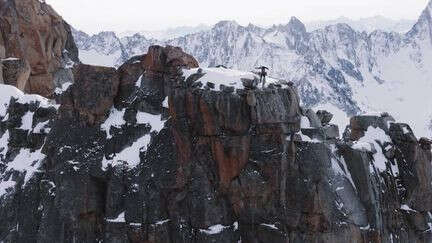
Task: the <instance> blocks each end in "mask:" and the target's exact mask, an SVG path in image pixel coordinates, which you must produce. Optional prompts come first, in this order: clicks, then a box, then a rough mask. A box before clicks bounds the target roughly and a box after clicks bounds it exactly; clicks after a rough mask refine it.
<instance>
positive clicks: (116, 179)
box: [0, 46, 432, 243]
mask: <svg viewBox="0 0 432 243" xmlns="http://www.w3.org/2000/svg"><path fill="white" fill-rule="evenodd" d="M197 67H198V63H197V61H196V60H195V59H194V58H193V57H191V56H190V55H187V54H185V53H184V52H182V50H181V49H179V48H174V47H165V48H163V47H159V46H153V47H151V48H150V49H149V51H148V53H147V54H145V55H142V56H137V57H135V58H133V59H131V60H129V61H128V62H126V63H125V64H124V65H122V66H121V67H120V68H119V69H117V70H116V69H113V68H102V67H94V66H88V65H84V64H77V65H75V67H74V74H75V75H74V77H75V82H74V83H73V84H72V85H70V86H69V87H67V88H66V89H65V90H64V91H63V93H62V94H61V95H60V96H59V97H58V101H59V102H60V106H57V105H53V104H50V101H49V100H46V99H44V98H41V97H39V96H29V95H24V94H22V93H21V92H20V91H18V90H17V89H14V88H12V87H11V86H5V85H2V87H1V89H0V90H1V91H2V92H3V93H5V94H9V96H8V97H6V96H4V97H5V98H3V100H1V102H2V103H3V104H5V109H1V110H0V111H1V113H0V118H1V119H0V120H1V122H0V132H1V133H0V134H1V136H0V155H1V156H0V159H1V167H0V175H1V181H0V215H1V218H2V219H4V220H2V221H1V222H0V240H2V241H3V242H227V243H228V242H230V243H231V242H341V243H342V242H431V241H432V235H431V234H430V231H431V228H430V225H431V224H432V218H431V214H430V212H431V210H432V186H431V182H432V174H431V171H432V170H431V169H432V168H431V163H432V154H431V143H432V142H431V141H430V140H428V139H426V138H422V139H417V138H416V137H415V136H414V134H413V132H412V130H411V128H410V127H409V126H408V125H407V124H401V123H397V122H395V121H394V119H393V118H391V117H390V116H389V115H387V114H383V115H382V116H357V117H353V118H352V119H351V122H350V125H349V126H348V127H347V129H346V130H345V132H344V135H343V137H342V138H341V137H340V136H339V131H338V129H337V126H335V125H332V124H331V123H330V121H331V118H332V115H331V114H330V113H328V112H325V111H319V112H317V113H315V112H313V111H312V110H306V109H304V108H302V107H300V98H299V95H298V91H297V89H296V87H294V86H293V83H286V82H278V81H277V80H269V82H270V83H269V84H267V85H266V86H265V87H264V88H261V87H260V88H258V87H256V86H254V85H253V84H252V85H250V84H251V83H250V82H249V81H251V79H249V77H253V74H250V75H252V76H248V75H245V74H244V73H241V72H240V73H239V72H238V71H232V70H228V69H223V68H214V69H204V70H203V71H200V70H198V69H197ZM227 77H229V81H228V82H222V81H223V79H224V78H227ZM84 89H85V90H88V91H91V92H87V93H86V94H84V93H83V92H81V91H82V90H84ZM2 97H3V96H2Z"/></svg>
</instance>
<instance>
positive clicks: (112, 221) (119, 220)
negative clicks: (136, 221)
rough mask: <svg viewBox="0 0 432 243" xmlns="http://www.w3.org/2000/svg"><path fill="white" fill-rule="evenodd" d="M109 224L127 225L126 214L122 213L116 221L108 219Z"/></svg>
mask: <svg viewBox="0 0 432 243" xmlns="http://www.w3.org/2000/svg"><path fill="white" fill-rule="evenodd" d="M107 221H108V222H111V223H125V222H126V220H125V212H122V213H120V214H119V215H118V216H117V218H115V219H107Z"/></svg>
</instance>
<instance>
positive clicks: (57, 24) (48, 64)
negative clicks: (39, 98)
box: [0, 0, 77, 97]
mask: <svg viewBox="0 0 432 243" xmlns="http://www.w3.org/2000/svg"><path fill="white" fill-rule="evenodd" d="M0 13H1V14H0V31H1V37H2V39H3V42H4V48H5V57H16V58H21V59H24V60H26V61H28V62H29V64H30V67H31V75H30V78H29V80H28V82H27V85H26V86H25V91H27V92H29V93H35V94H40V95H43V96H46V97H48V96H50V95H51V94H52V93H53V90H54V83H53V79H54V75H55V72H56V71H57V70H58V69H59V68H61V67H62V61H63V57H64V51H65V50H66V49H69V50H67V51H68V52H69V55H70V57H71V58H72V59H75V60H77V50H76V46H75V44H73V39H72V37H71V34H70V27H69V25H68V24H66V23H65V22H64V20H63V19H62V17H61V16H60V15H58V14H57V13H56V12H55V11H54V10H53V9H52V8H51V7H50V6H49V5H47V4H45V3H41V2H40V1H38V0H6V1H1V2H0ZM0 39H1V38H0ZM0 46H1V41H0ZM66 47H68V48H66ZM0 49H1V47H0ZM0 52H1V51H0Z"/></svg>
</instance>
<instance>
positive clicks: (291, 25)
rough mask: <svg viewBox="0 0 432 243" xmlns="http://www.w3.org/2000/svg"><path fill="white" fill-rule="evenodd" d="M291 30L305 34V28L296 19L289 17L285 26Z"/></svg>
mask: <svg viewBox="0 0 432 243" xmlns="http://www.w3.org/2000/svg"><path fill="white" fill-rule="evenodd" d="M287 26H288V27H289V28H290V29H291V30H298V31H301V32H306V26H305V25H304V24H303V22H301V21H300V20H299V19H298V18H296V17H294V16H293V17H291V19H290V21H289V22H288V25H287Z"/></svg>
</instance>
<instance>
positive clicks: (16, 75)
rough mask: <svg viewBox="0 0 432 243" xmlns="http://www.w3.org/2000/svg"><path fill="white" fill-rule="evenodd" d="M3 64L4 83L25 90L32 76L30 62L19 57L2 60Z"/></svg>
mask: <svg viewBox="0 0 432 243" xmlns="http://www.w3.org/2000/svg"><path fill="white" fill-rule="evenodd" d="M1 63H2V65H3V79H4V83H5V84H8V85H12V86H15V87H17V88H18V89H20V90H22V91H24V89H25V87H26V85H27V81H28V79H29V77H30V71H31V68H30V64H29V63H28V62H27V61H26V60H24V59H19V58H8V59H3V60H1Z"/></svg>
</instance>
